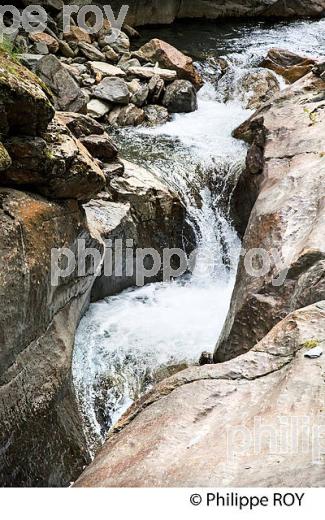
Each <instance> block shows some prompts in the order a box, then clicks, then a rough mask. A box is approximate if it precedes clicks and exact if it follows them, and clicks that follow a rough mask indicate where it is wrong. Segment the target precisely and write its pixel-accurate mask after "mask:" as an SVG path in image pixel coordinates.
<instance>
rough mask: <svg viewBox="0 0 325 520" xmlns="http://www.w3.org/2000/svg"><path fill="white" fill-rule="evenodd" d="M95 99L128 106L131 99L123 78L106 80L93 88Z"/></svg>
mask: <svg viewBox="0 0 325 520" xmlns="http://www.w3.org/2000/svg"><path fill="white" fill-rule="evenodd" d="M92 94H93V96H94V97H96V98H98V99H101V100H103V101H106V102H109V103H116V104H120V105H127V104H128V102H129V98H130V93H129V89H128V87H127V83H126V81H124V79H122V78H116V77H110V78H108V77H107V78H104V79H103V80H102V81H101V82H100V83H99V84H98V85H96V86H95V87H94V88H93V91H92Z"/></svg>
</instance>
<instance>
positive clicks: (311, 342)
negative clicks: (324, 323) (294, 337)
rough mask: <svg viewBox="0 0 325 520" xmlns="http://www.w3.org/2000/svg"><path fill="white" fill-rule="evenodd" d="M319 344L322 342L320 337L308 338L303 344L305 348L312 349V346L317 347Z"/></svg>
mask: <svg viewBox="0 0 325 520" xmlns="http://www.w3.org/2000/svg"><path fill="white" fill-rule="evenodd" d="M319 344H320V341H319V340H318V339H308V340H307V341H305V343H304V344H303V346H304V347H305V348H308V349H311V348H315V347H317V346H318V345H319Z"/></svg>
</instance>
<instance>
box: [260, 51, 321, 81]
mask: <svg viewBox="0 0 325 520" xmlns="http://www.w3.org/2000/svg"><path fill="white" fill-rule="evenodd" d="M315 64H316V60H313V59H311V58H306V57H302V56H299V55H298V54H295V53H293V52H290V51H288V50H286V49H270V50H269V52H268V53H267V57H266V58H265V59H264V60H263V61H262V63H261V67H266V68H267V69H271V70H273V71H274V72H276V73H277V74H280V76H283V77H284V79H285V80H286V81H287V82H288V83H294V82H295V81H297V80H298V79H300V78H302V77H303V76H306V74H308V73H309V72H311V70H312V68H313V66H314V65H315Z"/></svg>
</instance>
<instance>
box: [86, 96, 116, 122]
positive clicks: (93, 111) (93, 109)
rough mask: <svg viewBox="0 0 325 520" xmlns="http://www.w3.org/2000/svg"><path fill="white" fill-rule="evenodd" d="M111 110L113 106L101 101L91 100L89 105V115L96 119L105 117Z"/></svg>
mask: <svg viewBox="0 0 325 520" xmlns="http://www.w3.org/2000/svg"><path fill="white" fill-rule="evenodd" d="M110 109H111V105H109V104H108V103H104V102H103V101H100V100H99V99H91V100H90V101H89V103H88V104H87V114H88V115H89V116H90V117H94V118H95V119H100V118H102V117H104V116H105V115H106V114H108V112H109V111H110Z"/></svg>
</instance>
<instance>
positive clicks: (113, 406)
mask: <svg viewBox="0 0 325 520" xmlns="http://www.w3.org/2000/svg"><path fill="white" fill-rule="evenodd" d="M323 26H324V21H320V22H313V23H311V22H310V23H308V22H297V23H295V24H292V25H291V29H290V31H288V30H287V28H286V26H285V24H283V25H282V24H278V25H277V27H275V28H270V27H268V26H265V27H264V26H263V24H257V27H255V28H254V30H252V31H251V28H250V26H249V24H246V25H245V24H243V25H242V26H241V27H240V28H238V29H236V28H235V29H233V32H232V33H231V34H226V33H225V31H224V33H222V34H220V30H217V29H216V28H215V27H214V26H213V27H214V29H212V28H211V29H210V30H211V35H212V36H211V38H210V39H208V38H206V42H205V45H206V46H207V47H208V49H207V50H206V55H207V59H205V60H203V62H201V68H202V71H203V74H204V77H205V79H206V84H205V86H204V87H203V88H202V90H201V91H200V93H199V107H198V110H197V111H196V112H194V113H191V114H179V115H175V116H174V118H173V120H172V121H171V122H169V123H167V124H165V125H163V126H160V127H157V128H154V129H144V128H139V129H137V130H134V129H132V130H121V131H119V133H118V143H119V146H120V148H121V149H122V154H123V155H124V156H125V157H126V158H127V159H130V160H132V161H133V162H136V163H138V164H140V165H142V166H144V167H146V168H148V169H150V170H152V171H153V172H154V173H155V174H156V175H158V176H159V177H161V178H162V179H163V180H164V181H165V182H166V183H167V184H168V185H169V186H170V187H171V188H172V189H173V190H174V191H176V192H177V193H178V194H179V195H180V197H181V199H182V200H183V202H184V204H185V206H186V209H187V218H188V220H189V222H190V223H191V225H192V226H193V229H194V231H195V234H196V239H197V244H198V251H197V258H196V266H195V269H194V271H193V273H192V274H191V275H186V276H183V277H182V278H180V279H177V280H175V281H172V282H170V283H153V284H149V285H147V286H145V287H142V288H132V289H128V290H126V291H124V292H122V293H121V294H118V295H116V296H113V297H109V298H106V299H105V300H103V301H100V302H97V303H94V304H92V305H91V306H90V308H89V310H88V312H87V313H86V315H85V316H84V318H83V319H82V321H81V323H80V326H79V328H78V331H77V335H76V343H75V351H74V358H73V381H74V386H75V389H76V395H77V398H78V403H79V406H80V410H81V413H82V416H83V420H84V428H85V433H86V435H87V438H88V442H89V449H90V451H93V450H94V449H95V448H96V446H97V445H98V444H100V443H101V442H102V441H103V439H104V436H105V434H106V432H107V431H108V429H109V428H110V427H111V426H112V425H113V424H114V423H115V422H116V421H117V420H118V418H119V417H120V416H121V414H122V413H123V412H124V411H125V410H126V409H127V408H128V407H129V406H130V404H131V403H132V402H134V400H136V399H137V398H138V397H140V396H141V395H142V394H143V393H144V392H145V391H147V390H148V389H149V388H150V387H151V386H152V384H154V382H155V381H157V380H159V379H161V378H162V377H165V376H167V375H168V374H170V373H172V372H173V370H177V369H179V368H181V367H185V366H187V365H188V364H191V363H195V362H197V360H198V357H199V355H200V353H201V352H202V351H203V350H208V351H212V350H213V348H214V345H215V343H216V340H217V338H218V335H219V334H220V331H221V329H222V326H223V323H224V320H225V318H226V314H227V311H228V307H229V303H230V298H231V293H232V290H233V286H234V281H235V274H236V268H237V261H238V256H239V251H240V242H239V240H238V238H237V236H236V233H235V231H234V229H233V228H232V225H231V222H230V219H229V199H230V196H231V190H232V189H233V187H234V186H235V182H236V179H237V177H238V175H239V174H240V172H241V171H242V168H243V164H244V160H245V154H246V147H245V145H244V144H243V143H241V142H239V141H236V140H235V139H233V138H232V136H231V133H232V130H233V129H234V128H235V127H236V126H238V125H239V124H240V123H241V122H242V121H244V120H245V119H246V118H247V117H248V116H249V114H250V112H249V111H247V110H245V108H243V106H242V103H241V102H240V101H242V100H238V99H237V97H238V81H239V78H240V77H241V76H242V74H243V73H244V72H246V71H247V70H250V69H251V67H252V66H255V65H256V64H257V63H258V61H259V59H260V57H261V56H262V55H263V54H265V51H266V49H268V48H270V47H272V46H283V47H289V48H290V49H291V50H293V51H295V50H297V51H303V50H304V45H305V47H307V46H308V47H309V49H315V54H316V49H318V47H319V40H320V39H322V38H323V36H322V32H321V27H323ZM204 27H206V26H204ZM169 30H171V29H169ZM204 30H205V31H206V29H204ZM159 32H160V33H161V32H162V29H161V30H160V31H159ZM159 36H160V37H162V38H163V37H164V36H163V34H162V35H160V34H159ZM192 36H193V34H192V35H191V38H189V40H188V45H189V47H190V46H191V45H195V43H196V42H195V41H194V42H193V41H192V40H193V38H192ZM196 38H197V41H198V42H199V43H198V47H200V45H201V46H202V38H200V35H199V34H197V35H196ZM211 40H213V41H212V42H211ZM169 41H170V40H169ZM322 41H323V40H322ZM189 42H190V43H189ZM222 42H223V44H224V54H226V55H227V59H228V61H229V63H230V70H229V73H228V74H229V75H228V78H227V80H226V81H224V82H223V86H222V84H220V85H219V88H218V87H217V81H216V80H215V77H216V74H217V72H216V68H215V67H214V66H213V64H212V65H211V63H212V62H211V59H210V58H211V53H212V54H213V52H214V54H215V55H216V56H217V57H218V56H220V55H222V54H223V53H222V52H221V51H220V48H221V47H222ZM171 43H174V44H175V43H176V42H175V41H171ZM189 50H190V49H189ZM229 88H230V91H231V93H232V95H229ZM226 91H227V96H226V95H225V94H226ZM226 97H227V101H225V98H226Z"/></svg>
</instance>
